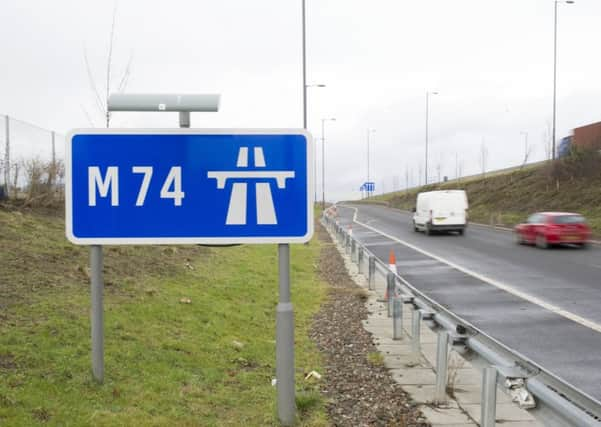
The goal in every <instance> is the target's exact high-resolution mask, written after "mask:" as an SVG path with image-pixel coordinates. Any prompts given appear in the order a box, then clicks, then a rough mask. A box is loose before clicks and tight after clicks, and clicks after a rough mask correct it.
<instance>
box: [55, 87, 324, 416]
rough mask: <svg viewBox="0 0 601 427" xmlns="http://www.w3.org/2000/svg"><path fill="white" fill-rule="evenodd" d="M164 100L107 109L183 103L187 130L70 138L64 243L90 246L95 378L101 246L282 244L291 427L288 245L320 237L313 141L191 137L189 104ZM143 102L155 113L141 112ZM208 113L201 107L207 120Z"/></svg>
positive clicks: (233, 134) (226, 132)
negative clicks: (315, 215) (315, 224)
mask: <svg viewBox="0 0 601 427" xmlns="http://www.w3.org/2000/svg"><path fill="white" fill-rule="evenodd" d="M165 99H166V100H165V102H158V101H160V99H158V98H157V95H152V96H150V95H148V96H143V95H135V96H134V100H133V101H132V100H131V99H127V97H125V98H124V97H121V98H118V97H116V95H113V96H111V97H110V98H109V110H110V111H157V110H159V111H178V110H177V109H176V107H173V106H172V105H171V103H172V102H179V105H180V106H182V105H184V106H185V108H182V110H181V111H179V113H180V115H179V121H180V126H181V127H182V128H184V129H152V130H151V129H83V130H76V131H73V132H71V133H70V134H69V136H68V137H67V150H66V154H67V155H66V188H65V194H66V197H65V199H66V206H65V211H66V234H67V237H68V239H69V240H70V241H71V242H73V243H75V244H82V245H91V251H90V262H91V270H92V287H91V293H92V367H93V369H92V370H93V374H94V378H95V379H97V380H98V381H102V380H103V377H104V364H103V315H102V286H103V285H102V247H101V245H103V244H209V245H220V244H241V243H257V244H260V243H277V244H278V256H279V261H278V262H279V294H280V295H279V304H278V306H277V310H276V376H277V381H276V383H277V403H278V417H279V419H280V421H281V423H282V424H284V425H291V424H292V423H293V422H294V420H295V412H296V408H295V384H294V314H293V309H292V304H291V302H290V247H289V243H304V242H307V241H309V240H310V239H311V237H312V234H313V200H312V198H311V195H310V189H311V187H312V185H313V182H312V176H313V175H312V172H313V170H312V167H313V159H314V157H313V156H314V153H313V142H312V139H311V136H310V135H309V134H308V133H307V132H306V131H304V130H298V129H291V130H273V129H265V130H260V129H252V130H251V129H246V130H245V129H241V130H232V129H212V130H194V129H185V128H187V127H189V125H190V117H189V112H190V111H194V110H193V109H191V108H192V107H190V106H189V105H188V104H186V102H187V101H189V98H186V97H185V96H179V97H178V96H175V97H170V96H165ZM136 100H137V101H136ZM140 100H146V101H147V102H149V103H150V104H151V105H152V108H151V107H147V108H146V107H145V108H141V107H140V106H136V102H138V101H140ZM117 101H118V102H117ZM205 101H206V99H205ZM142 107H143V106H142ZM207 108H208V107H207V105H206V104H203V109H202V111H209V110H208V109H207ZM215 108H216V106H215ZM207 201H209V203H207Z"/></svg>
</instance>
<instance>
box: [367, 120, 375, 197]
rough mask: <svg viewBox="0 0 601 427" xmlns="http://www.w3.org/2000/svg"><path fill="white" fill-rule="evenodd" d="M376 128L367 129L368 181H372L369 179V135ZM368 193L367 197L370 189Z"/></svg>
mask: <svg viewBox="0 0 601 427" xmlns="http://www.w3.org/2000/svg"><path fill="white" fill-rule="evenodd" d="M375 131H376V130H375V129H371V128H368V129H367V181H366V182H370V181H369V135H370V134H371V133H373V132H375ZM366 193H367V198H369V193H370V192H369V190H367V189H366Z"/></svg>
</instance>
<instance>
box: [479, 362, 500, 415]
mask: <svg viewBox="0 0 601 427" xmlns="http://www.w3.org/2000/svg"><path fill="white" fill-rule="evenodd" d="M496 415H497V369H496V368H495V367H489V368H484V369H483V370H482V397H481V418H480V420H481V422H480V425H481V426H482V427H495V419H496V418H497V416H496Z"/></svg>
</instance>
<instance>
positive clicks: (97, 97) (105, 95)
mask: <svg viewBox="0 0 601 427" xmlns="http://www.w3.org/2000/svg"><path fill="white" fill-rule="evenodd" d="M117 4H118V2H117V1H115V6H114V8H113V18H112V21H111V30H110V34H109V47H108V53H107V60H106V75H105V78H104V87H103V88H102V92H101V89H100V88H99V87H98V85H97V84H96V79H95V77H94V74H93V72H92V67H91V66H90V61H89V58H88V53H87V49H86V48H85V47H84V54H83V55H84V62H85V66H86V71H87V74H88V82H89V84H90V89H91V90H92V93H93V95H94V103H95V107H96V109H97V110H98V112H99V113H100V114H102V116H103V118H104V121H105V124H106V127H107V128H108V127H110V124H111V113H110V111H109V110H108V99H109V95H110V93H111V89H113V74H114V73H113V46H114V42H115V23H116V21H117ZM132 60H133V54H132V53H130V55H129V59H128V61H127V65H126V66H125V69H124V71H123V74H122V76H121V79H120V80H119V84H118V85H117V87H116V90H117V92H123V91H124V90H125V88H126V87H127V83H128V81H129V76H130V72H131V64H132ZM82 110H83V112H84V115H85V116H86V118H87V119H88V121H89V122H90V124H91V125H92V126H94V121H93V120H92V117H91V115H90V114H89V113H88V111H87V110H86V109H85V108H84V107H83V106H82Z"/></svg>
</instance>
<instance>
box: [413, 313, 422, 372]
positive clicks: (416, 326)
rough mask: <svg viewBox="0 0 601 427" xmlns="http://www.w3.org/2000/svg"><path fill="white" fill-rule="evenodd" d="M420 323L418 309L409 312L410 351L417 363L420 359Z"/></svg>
mask: <svg viewBox="0 0 601 427" xmlns="http://www.w3.org/2000/svg"><path fill="white" fill-rule="evenodd" d="M421 322H422V312H421V311H420V310H419V309H418V308H416V307H414V308H413V311H412V312H411V351H412V353H413V355H414V357H415V360H416V361H419V360H420V358H421V342H420V333H421Z"/></svg>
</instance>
